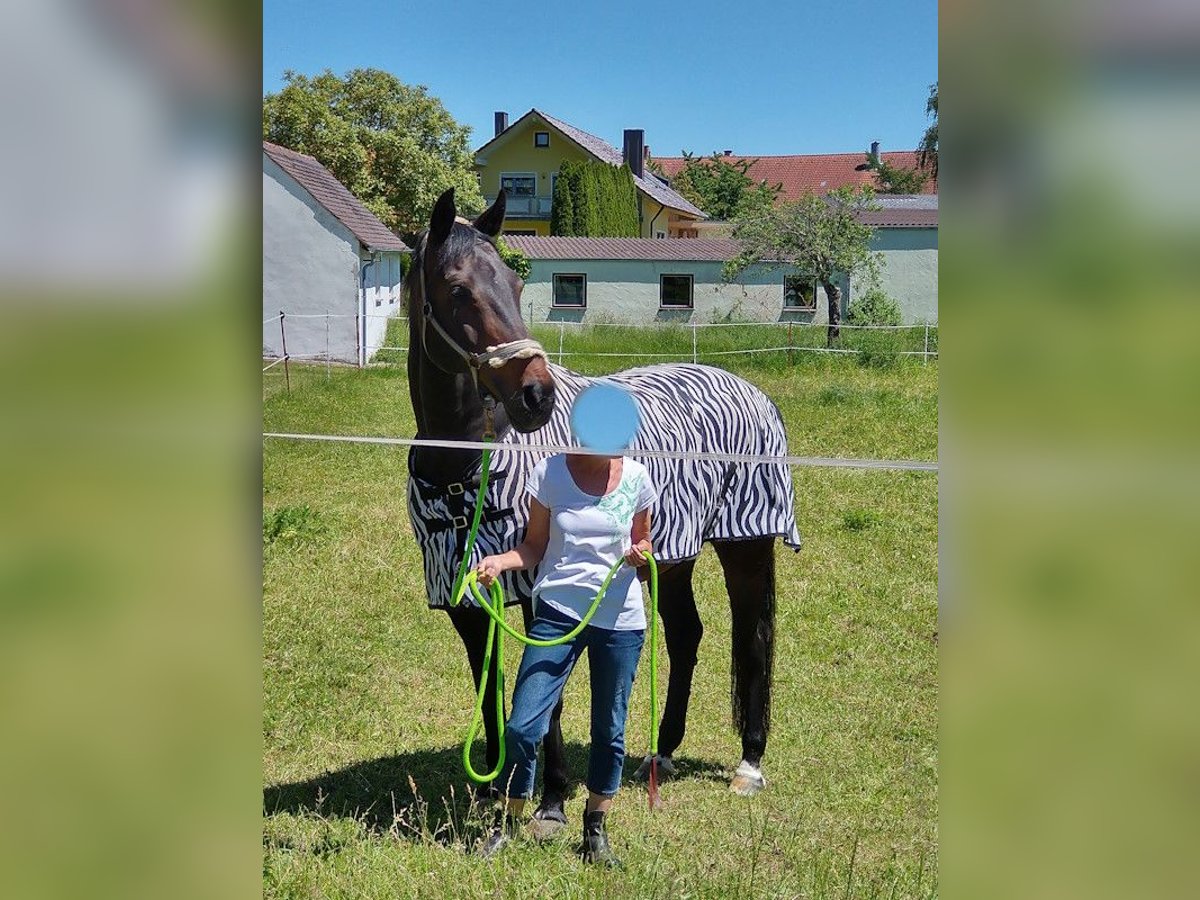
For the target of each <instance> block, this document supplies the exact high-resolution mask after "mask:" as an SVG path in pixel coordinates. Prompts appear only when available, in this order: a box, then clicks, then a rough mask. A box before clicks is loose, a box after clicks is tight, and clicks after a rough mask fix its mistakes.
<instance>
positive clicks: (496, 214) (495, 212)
mask: <svg viewBox="0 0 1200 900" xmlns="http://www.w3.org/2000/svg"><path fill="white" fill-rule="evenodd" d="M507 197H508V195H507V194H505V193H504V191H501V192H500V193H499V194H498V195H497V196H496V202H495V203H493V204H492V205H491V206H489V207H488V208H487V209H485V210H484V211H483V212H482V213H481V214H480V216H479V218H478V219H476V220H475V229H476V230H477V231H480V232H482V233H483V234H486V235H487V236H488V237H490V238H494V237H495V236H496V235H498V234H499V233H500V226H501V225H503V224H504V209H505V207H506V206H507V205H508V201H507Z"/></svg>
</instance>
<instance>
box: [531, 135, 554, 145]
mask: <svg viewBox="0 0 1200 900" xmlns="http://www.w3.org/2000/svg"><path fill="white" fill-rule="evenodd" d="M533 146H535V147H549V146H550V132H548V131H535V132H534V133H533Z"/></svg>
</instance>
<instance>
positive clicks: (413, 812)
mask: <svg viewBox="0 0 1200 900" xmlns="http://www.w3.org/2000/svg"><path fill="white" fill-rule="evenodd" d="M715 330H718V329H714V331H715ZM728 331H733V332H736V331H740V329H728ZM643 337H644V335H643ZM732 339H733V338H731V340H732ZM687 342H688V348H689V351H690V333H689V334H688V335H687ZM646 343H647V342H646V341H645V340H643V341H639V346H644V345H645V344H646ZM610 346H611V345H610ZM556 348H557V338H555V349H556ZM621 349H624V348H621ZM730 359H731V360H735V361H738V362H740V363H741V365H740V367H739V366H734V365H730V366H729V368H733V369H734V370H735V371H739V372H740V373H741V374H743V375H745V376H747V377H749V378H750V379H751V380H752V381H754V382H755V383H756V384H758V385H760V386H761V387H762V388H763V389H764V390H766V391H767V392H768V393H769V394H770V395H771V396H772V397H773V398H774V399H775V401H776V402H777V403H778V404H779V406H780V408H781V411H782V412H783V415H784V418H785V421H786V423H787V427H788V432H789V441H790V449H791V451H792V452H794V453H796V454H802V455H813V456H865V457H902V458H914V459H934V458H936V447H937V364H936V362H935V363H930V364H923V363H921V362H919V361H915V362H914V361H909V360H901V361H897V362H892V363H889V364H887V365H885V366H881V367H878V368H876V367H871V366H862V365H859V364H858V363H857V362H856V361H855V360H854V359H853V358H830V357H827V356H818V355H816V354H811V355H809V356H808V357H807V358H803V359H802V358H801V356H800V355H799V354H797V356H796V362H795V365H793V366H792V367H788V366H787V365H786V363H785V364H784V365H783V366H780V367H769V366H763V365H761V364H760V363H759V362H758V361H757V360H759V359H760V358H758V357H732V358H728V359H727V361H728V360H730ZM603 362H605V363H607V364H608V370H611V369H613V368H617V367H619V366H620V365H621V364H622V362H623V361H622V360H611V359H606V360H603ZM277 368H279V367H277ZM580 368H584V367H582V366H580ZM275 372H276V370H272V371H271V372H268V373H267V374H266V375H265V376H264V396H265V401H264V418H265V428H266V430H270V431H313V432H324V433H342V434H375V435H399V436H409V435H411V434H412V433H413V430H414V429H413V422H412V412H411V409H410V408H409V399H408V393H407V382H406V379H405V375H404V372H403V370H402V368H397V367H384V368H372V369H369V370H366V371H357V370H352V369H336V368H335V369H334V370H333V371H332V374H331V377H330V378H328V380H327V379H326V373H325V370H324V368H323V367H319V366H318V367H305V366H294V367H292V391H291V393H290V394H289V393H287V392H285V391H283V390H282V389H281V385H282V379H281V378H280V379H274V378H272V376H273V375H274V374H275ZM406 475H407V473H406V468H405V453H404V451H403V450H402V449H399V448H388V447H378V446H357V445H348V444H347V445H342V444H315V443H300V442H284V441H274V440H272V441H266V442H265V443H264V469H263V492H264V493H263V503H264V540H266V534H267V531H268V524H269V523H271V524H272V527H273V528H277V537H276V539H275V540H273V541H272V542H271V544H270V545H269V547H268V548H267V550H266V553H265V559H264V653H265V660H264V691H265V705H264V721H263V728H264V779H265V783H266V787H265V790H264V826H263V851H264V856H263V878H264V891H265V894H266V895H267V896H270V897H315V896H320V897H376V896H378V897H381V898H382V897H389V898H392V897H434V898H439V897H445V898H451V897H455V898H457V897H493V896H501V897H521V898H527V897H542V896H554V897H560V896H561V897H594V896H607V897H636V898H643V897H646V898H649V897H663V898H667V897H670V898H675V897H697V898H706V897H712V898H716V897H813V898H822V897H836V898H845V897H930V896H936V894H937V883H938V882H937V759H938V750H937V646H936V628H937V624H936V605H937V571H938V570H937V477H936V476H935V475H932V474H923V473H888V472H857V471H849V470H832V469H829V470H825V469H797V470H795V472H794V479H795V486H796V496H797V516H798V520H799V523H800V528H801V531H802V532H803V534H804V539H805V549H804V550H803V551H802V552H801V553H799V554H793V553H791V552H790V551H785V550H783V549H780V550H779V551H778V573H779V613H778V622H777V646H776V673H775V693H774V721H773V728H772V732H771V738H770V743H769V746H768V750H767V756H766V759H765V761H764V771H765V772H766V774H767V777H768V779H769V780H770V786H769V788H768V789H767V791H765V792H764V793H763V794H761V795H759V796H758V797H755V798H753V799H750V800H746V799H742V798H738V797H734V796H733V795H731V794H729V793H728V791H727V789H726V788H727V779H728V777H729V775H730V774H731V773H732V769H733V768H734V767H735V766H736V764H737V762H738V758H739V755H740V754H739V750H740V745H739V742H738V738H737V735H736V734H735V732H734V731H733V729H732V728H731V726H730V724H729V696H728V695H729V674H728V672H729V615H728V600H727V598H726V596H725V593H724V589H723V585H722V580H721V575H720V570H719V568H718V566H717V563H716V559H715V557H714V555H713V554H712V552H711V550H706V551H705V553H704V555H703V556H702V557H701V559H700V561H699V564H698V566H697V570H696V579H695V583H696V593H697V600H698V603H699V606H700V610H701V616H702V618H703V620H704V625H705V636H704V641H703V643H702V644H701V648H700V661H699V665H698V667H697V670H696V681H695V687H694V693H693V698H692V704H691V710H690V714H689V720H688V734H687V737H686V739H685V741H684V744H683V746H682V748H681V749H680V751H679V760H680V762H681V763H682V769H683V777H681V778H680V779H678V780H676V781H672V782H667V783H666V784H665V785H664V786H663V796H664V799H665V801H666V806H665V808H664V809H662V810H660V811H658V812H656V813H654V814H651V813H649V812H648V811H647V809H646V796H645V791H644V789H643V788H641V787H639V786H636V785H628V786H626V787H625V788H623V790H622V793H621V794H620V795H618V798H617V801H616V804H615V808H614V812H613V814H612V817H611V825H610V831H611V834H612V839H613V842H614V845H615V846H616V848H617V850H618V852H619V853H620V855H621V856H622V857H623V859H624V861H625V863H626V868H625V869H624V870H623V871H621V872H615V873H609V872H600V871H593V870H590V869H586V868H584V867H583V866H582V865H581V864H580V863H579V862H578V860H576V859H575V858H574V857H573V856H572V854H571V852H570V851H571V847H572V843H573V842H574V841H575V840H576V832H577V830H578V818H579V815H580V811H581V808H582V796H577V797H575V798H574V799H573V800H571V801H570V802H569V804H568V813H569V815H570V817H571V820H572V821H571V829H570V836H569V838H563V839H562V840H561V841H559V842H557V843H552V844H550V845H536V844H533V843H532V842H522V843H519V844H518V845H517V846H514V847H512V848H511V850H510V851H509V852H507V853H506V854H504V855H503V856H502V857H501V858H500V859H498V860H496V861H494V862H488V863H484V862H480V861H478V860H476V859H474V858H473V857H471V856H470V855H469V853H468V852H467V850H468V848H469V846H470V845H471V843H472V842H473V840H474V839H475V838H476V837H477V836H478V834H479V833H480V829H481V823H480V821H479V817H478V815H476V814H475V813H473V812H472V811H471V807H470V804H469V802H468V799H467V790H466V787H467V781H466V777H465V775H464V774H463V772H462V768H461V762H460V761H459V758H458V753H459V746H460V741H461V738H462V735H463V732H464V731H465V729H466V725H467V723H468V717H469V713H470V706H471V701H472V691H471V686H470V677H469V673H468V669H467V664H466V658H465V655H464V653H463V651H462V648H461V644H460V642H459V640H458V638H457V636H456V635H455V634H454V632H453V629H452V628H451V627H450V625H449V622H448V621H447V620H446V618H445V616H444V615H442V614H441V613H435V612H431V611H429V610H427V609H426V606H425V599H424V593H423V579H422V576H421V568H420V556H419V552H418V549H417V547H416V546H415V544H414V542H413V539H412V534H411V531H410V529H409V525H408V521H407V516H406V512H405V504H404V487H405V479H406ZM302 510H306V511H303V512H302ZM281 536H282V537H281ZM514 616H515V614H514ZM660 640H661V639H660ZM518 655H519V651H517V650H510V654H509V671H510V672H513V673H515V668H516V662H517V656H518ZM660 660H661V664H662V672H661V673H660V678H661V679H662V681H663V683H665V680H666V677H667V673H668V662H667V657H666V654H665V652H661V653H660ZM586 691H587V684H586V678H582V677H579V676H576V677H575V678H574V679H573V680H572V682H571V684H570V685H569V686H568V690H567V696H566V713H565V715H564V723H563V727H564V732H565V735H566V738H567V742H568V750H569V755H570V758H571V763H572V770H573V772H574V773H575V774H576V775H577V776H581V775H582V773H583V769H584V759H585V753H586V743H587V713H588V702H587V694H586ZM647 706H648V696H647V684H646V678H645V673H644V670H643V673H642V675H640V676H639V678H638V682H637V684H636V685H635V696H634V699H633V704H632V707H631V710H632V712H631V716H630V722H629V730H628V734H627V745H628V747H629V750H630V754H631V760H630V769H632V768H633V767H634V765H636V761H637V758H640V756H641V754H642V753H643V752H644V749H645V746H646V741H647V737H646V727H647ZM477 752H478V750H477Z"/></svg>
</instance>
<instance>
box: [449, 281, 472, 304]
mask: <svg viewBox="0 0 1200 900" xmlns="http://www.w3.org/2000/svg"><path fill="white" fill-rule="evenodd" d="M450 296H451V297H452V298H453V299H455V300H460V301H462V300H470V299H471V292H470V291H469V290H468V289H467V288H465V287H463V286H462V285H461V284H456V285H455V286H454V287H452V288H450Z"/></svg>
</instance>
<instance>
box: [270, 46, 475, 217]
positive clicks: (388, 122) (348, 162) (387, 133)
mask: <svg viewBox="0 0 1200 900" xmlns="http://www.w3.org/2000/svg"><path fill="white" fill-rule="evenodd" d="M283 77H284V81H285V82H286V84H285V85H284V87H283V89H282V90H281V91H279V92H278V93H275V94H267V95H266V96H265V97H264V98H263V137H264V138H265V139H266V140H268V141H271V142H273V143H276V144H280V145H282V146H284V147H288V148H289V149H292V150H296V151H298V152H300V153H307V154H308V155H310V156H313V157H315V158H316V159H317V160H318V161H319V162H320V163H321V165H323V166H325V168H327V169H329V171H330V172H332V173H333V174H334V176H335V177H336V178H337V179H338V181H340V182H341V183H342V184H344V185H345V186H346V187H347V188H349V190H350V192H351V193H353V194H354V195H355V196H356V197H358V198H359V199H360V200H362V202H363V204H364V205H365V206H367V207H368V208H369V209H370V210H371V211H372V212H373V213H375V214H376V215H377V216H379V218H380V219H381V220H383V223H384V224H385V225H387V226H388V227H389V228H391V229H393V230H395V231H397V232H399V233H400V234H402V235H404V236H405V237H408V238H411V237H413V236H414V235H415V234H416V233H418V232H420V231H422V230H424V228H425V227H426V225H428V224H429V216H430V214H431V213H432V211H433V204H434V202H435V201H436V200H437V198H438V197H439V196H440V195H441V194H442V192H443V191H445V190H446V188H450V187H453V188H454V189H455V197H456V199H457V201H458V208H459V210H460V212H461V213H462V215H466V216H473V215H475V214H477V213H478V212H480V211H482V209H483V207H484V203H483V196H482V195H481V194H480V192H479V183H478V181H477V179H476V177H475V168H474V158H473V156H472V154H471V151H470V146H469V143H468V141H469V139H470V135H471V129H470V128H468V127H466V126H464V125H459V124H458V123H457V122H456V121H455V120H454V119H453V117H451V115H450V114H449V113H448V112H447V111H446V108H445V107H444V106H442V102H441V101H440V100H438V99H437V98H436V97H432V96H430V94H429V92H428V91H427V90H426V88H424V87H422V86H417V87H411V86H409V85H406V84H404V83H402V82H401V81H400V80H399V79H398V78H396V77H395V76H394V75H391V74H390V73H388V72H383V71H381V70H379V69H353V70H351V71H350V72H347V73H346V76H345V77H344V78H339V77H338V76H336V75H334V74H333V73H332V72H331V71H329V70H328V69H326V70H325V71H324V72H323V73H321V74H320V75H317V76H315V77H313V78H309V77H308V76H306V75H298V74H296V73H295V72H292V71H287V72H284V75H283Z"/></svg>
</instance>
